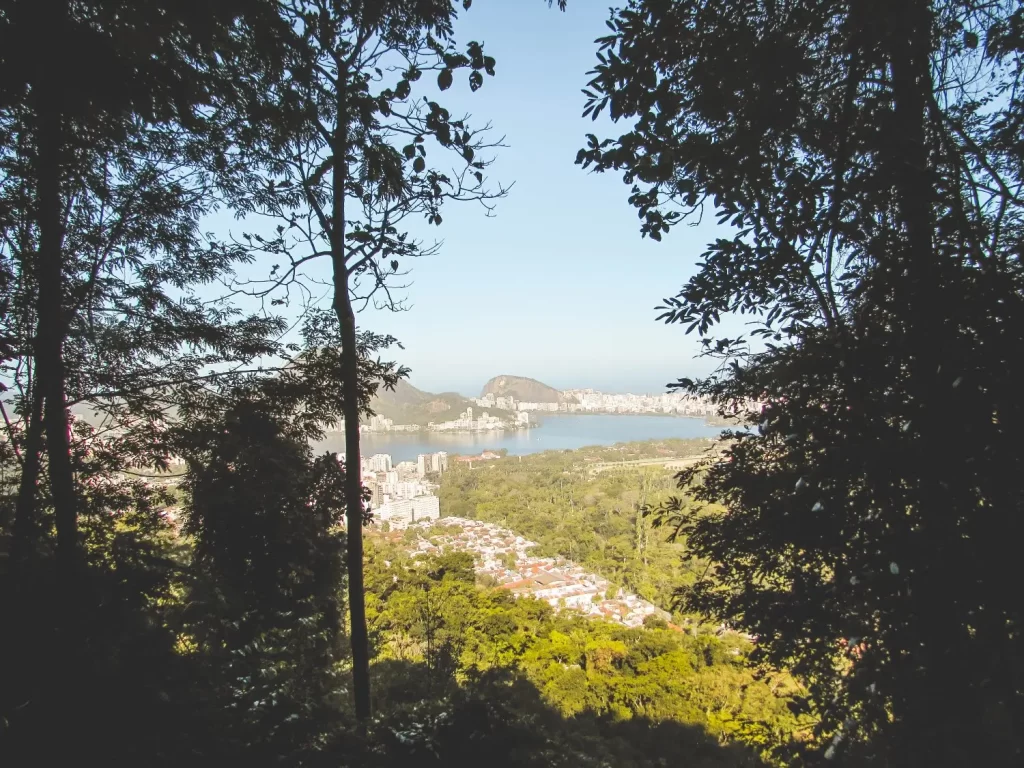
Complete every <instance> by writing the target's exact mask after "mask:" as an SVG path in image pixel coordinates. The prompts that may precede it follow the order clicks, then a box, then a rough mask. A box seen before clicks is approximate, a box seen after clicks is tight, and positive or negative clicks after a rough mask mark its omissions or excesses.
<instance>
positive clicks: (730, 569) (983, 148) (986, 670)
mask: <svg viewBox="0 0 1024 768" xmlns="http://www.w3.org/2000/svg"><path fill="white" fill-rule="evenodd" d="M609 25H610V27H611V30H612V33H611V34H610V35H609V36H608V37H606V38H603V39H601V40H599V41H598V43H599V46H600V52H599V54H598V58H599V64H598V66H597V67H596V69H595V71H594V72H593V75H594V77H593V80H592V82H591V83H590V84H589V86H588V90H587V91H586V95H587V98H588V101H587V108H586V112H587V113H590V114H593V115H594V116H595V117H596V116H597V115H598V114H599V113H601V112H602V111H603V110H604V109H607V110H608V111H609V113H610V115H611V117H612V118H613V119H614V120H630V121H632V124H631V126H630V130H629V131H628V132H626V133H625V134H623V135H622V136H620V137H618V138H617V139H607V140H601V139H599V138H598V137H597V136H591V137H590V138H589V140H588V145H587V146H586V147H585V148H584V149H582V150H581V151H580V153H579V156H578V158H577V160H578V162H579V163H580V164H582V165H583V166H584V167H592V168H595V169H596V170H599V171H607V170H615V171H620V172H622V173H623V174H624V180H625V181H626V183H627V184H630V185H632V194H631V197H630V202H631V204H633V205H634V206H635V207H636V208H637V209H638V212H639V214H640V217H641V220H642V230H643V233H644V234H645V235H649V236H651V237H652V238H654V239H661V237H662V235H663V234H664V233H666V232H668V231H669V230H670V228H671V227H672V226H673V225H675V224H677V223H680V222H683V221H687V220H692V219H693V218H694V217H698V216H700V215H701V214H702V213H704V212H705V210H707V212H709V213H710V212H711V211H712V210H713V211H714V212H716V213H717V215H718V216H719V220H720V222H721V223H722V224H727V225H730V226H731V227H733V228H734V234H733V235H732V236H730V237H721V238H719V239H717V240H716V241H715V242H713V243H711V244H710V245H709V246H708V248H707V249H706V251H705V252H704V253H703V254H702V257H701V262H700V264H699V269H698V271H697V274H696V275H695V276H694V277H693V278H692V279H691V280H690V281H689V282H688V283H687V284H686V285H685V286H684V287H683V289H682V290H681V292H680V293H679V294H678V295H677V296H675V297H674V298H671V299H669V300H667V302H666V304H665V307H664V308H663V310H664V314H663V316H662V317H663V319H664V320H666V321H667V322H673V323H683V324H685V326H686V329H687V332H693V331H696V332H697V333H699V334H700V335H701V336H702V337H703V341H702V343H703V344H704V346H705V348H706V350H707V352H708V354H709V355H712V356H717V357H719V358H721V359H722V362H723V364H722V366H721V367H720V368H719V370H718V371H717V372H716V373H715V374H714V375H712V376H710V377H709V378H707V379H705V380H703V381H700V382H691V381H688V380H682V381H681V382H680V383H679V385H678V386H681V387H684V388H686V389H688V390H689V391H691V392H697V393H700V394H705V395H710V396H711V397H713V398H715V399H716V400H717V402H718V403H719V404H720V405H721V407H722V409H723V411H725V412H739V413H740V414H741V415H744V416H746V417H747V418H748V419H750V420H751V421H754V422H758V423H759V426H758V429H757V431H756V432H739V433H734V434H733V435H732V438H733V440H734V442H733V443H732V445H731V447H730V448H729V449H728V450H727V451H726V456H725V460H724V461H722V462H720V463H716V464H711V465H708V466H705V467H701V468H698V469H696V470H693V471H689V472H685V473H683V474H682V476H681V482H682V483H683V484H689V483H692V484H693V488H692V489H691V493H694V494H696V498H697V499H698V500H699V501H702V502H716V503H721V504H723V505H724V507H725V511H724V512H722V513H720V514H719V513H706V512H705V513H702V512H701V511H700V510H695V509H688V508H685V505H684V504H683V503H682V502H678V503H676V504H674V505H671V506H670V507H669V508H668V509H667V510H665V512H666V515H667V521H668V522H671V523H673V524H675V525H677V526H678V532H679V533H680V534H685V536H686V537H687V542H688V545H689V548H690V551H691V552H692V554H693V556H695V557H699V558H706V559H709V560H711V561H714V562H715V563H716V564H717V565H716V567H715V568H714V569H713V571H712V572H711V573H709V578H708V579H707V580H705V581H703V582H701V583H699V584H698V585H696V586H695V587H693V588H692V589H689V590H688V591H686V592H685V593H684V594H683V595H682V598H683V602H684V604H685V605H686V606H688V607H689V608H692V609H697V610H700V611H703V612H705V613H708V614H713V615H716V616H720V617H723V618H725V619H727V620H728V621H730V622H733V623H734V624H736V625H737V626H741V627H743V628H745V629H747V630H748V631H750V632H751V633H753V634H755V635H757V636H758V638H759V640H758V646H757V647H758V650H757V654H758V656H759V658H760V660H761V661H763V662H766V663H769V664H775V665H790V666H791V667H792V668H793V669H794V670H795V671H796V672H797V673H799V674H800V675H801V676H803V678H804V679H805V680H806V681H807V682H808V684H809V685H810V687H811V690H812V692H813V694H814V698H815V701H816V703H817V706H818V708H819V710H820V712H821V715H822V727H823V729H824V732H825V734H826V735H829V736H830V737H831V738H832V745H831V746H830V747H829V749H828V754H829V755H836V754H838V753H841V752H842V750H844V749H847V748H849V749H850V750H851V752H852V753H857V752H866V753H867V754H873V755H875V756H880V757H882V758H883V759H886V760H889V761H891V762H890V763H889V764H898V765H938V764H942V765H954V764H955V765H973V764H976V762H977V761H978V760H979V759H981V758H980V756H981V755H982V754H984V755H985V756H986V757H985V760H986V761H987V764H989V765H1009V764H1017V763H1019V761H1020V760H1021V759H1022V751H1021V750H1022V733H1024V680H1022V677H1021V674H1022V672H1021V670H1022V669H1024V667H1022V661H1024V637H1022V634H1021V629H1022V628H1021V621H1022V619H1024V606H1022V601H1024V593H1021V591H1020V590H1019V589H1015V588H1012V587H1010V585H1012V584H1015V583H1017V582H1019V575H1018V574H1017V569H1016V560H1017V557H1016V548H1017V546H1018V542H1019V541H1020V538H1021V533H1022V527H1021V526H1022V523H1021V520H1022V517H1021V512H1022V510H1021V498H1022V493H1021V491H1022V486H1021V478H1022V477H1024V466H1022V456H1024V454H1022V453H1021V451H1020V450H1019V446H1018V445H1017V443H1018V441H1019V433H1020V430H1021V427H1022V426H1024V424H1022V421H1024V419H1022V417H1024V414H1022V411H1021V400H1020V397H1019V395H1018V390H1019V382H1020V381H1021V377H1022V374H1024V370H1022V361H1024V354H1022V353H1024V298H1022V297H1024V275H1022V272H1021V263H1020V253H1021V249H1022V246H1024V241H1022V235H1024V229H1022V225H1024V216H1022V213H1024V197H1022V190H1024V186H1022V184H1024V173H1022V162H1024V155H1022V153H1021V143H1020V142H1021V138H1020V137H1021V128H1022V125H1024V104H1022V102H1021V98H1020V89H1021V86H1022V85H1024V83H1022V80H1021V75H1022V72H1024V44H1022V43H1024V38H1022V32H1024V11H1022V9H1021V7H1020V5H1019V4H1018V3H1014V2H992V3H984V4H978V3H972V2H967V1H966V0H962V1H961V0H906V1H905V2H899V3H893V2H848V1H844V0H801V1H798V2H789V3H779V2H767V1H766V2H716V3H705V2H698V0H679V1H678V2H655V1H654V0H633V2H630V3H628V4H627V5H626V7H625V8H622V9H621V10H618V11H614V12H613V13H612V16H611V20H610V22H609ZM727 314H739V315H741V316H745V317H746V318H748V319H749V321H750V326H749V327H750V329H751V330H750V333H749V335H744V336H740V337H735V338H729V337H721V336H717V335H715V332H716V326H717V325H718V323H719V322H720V321H721V320H722V318H723V317H724V316H725V315H727ZM750 342H753V343H750ZM751 402H755V403H757V404H758V407H756V408H751V406H750V403H751ZM865 742H867V743H866V744H865Z"/></svg>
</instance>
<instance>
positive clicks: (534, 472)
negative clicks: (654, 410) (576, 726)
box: [439, 440, 709, 621]
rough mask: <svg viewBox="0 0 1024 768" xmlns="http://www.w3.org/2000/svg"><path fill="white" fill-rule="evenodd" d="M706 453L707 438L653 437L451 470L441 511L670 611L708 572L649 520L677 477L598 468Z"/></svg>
mask: <svg viewBox="0 0 1024 768" xmlns="http://www.w3.org/2000/svg"><path fill="white" fill-rule="evenodd" d="M708 446H709V442H708V441H706V440H658V441H653V440H652V441H647V442H641V443H622V444H619V445H614V446H610V447H594V448H582V449H580V450H578V451H547V452H545V453H541V454H535V455H532V456H522V457H510V458H504V459H497V460H495V461H492V462H489V463H487V464H484V465H480V464H477V465H475V466H474V467H473V468H472V469H469V468H467V467H465V466H461V465H459V466H453V467H452V469H451V470H450V471H449V472H447V473H445V474H444V475H443V476H442V480H441V489H440V491H439V494H440V498H441V513H442V515H451V516H458V517H468V518H474V519H479V520H486V521H488V522H492V523H497V524H499V525H502V526H505V527H507V528H511V529H512V530H514V531H516V532H517V533H521V534H522V535H524V536H526V537H527V538H529V539H531V540H532V541H536V542H537V543H538V544H540V547H541V550H542V553H543V554H548V555H562V556H563V557H567V558H569V559H571V560H574V561H575V562H577V563H580V564H582V565H585V566H587V567H588V568H589V569H591V570H593V571H595V572H596V573H599V574H601V575H602V576H604V577H605V578H607V579H609V580H610V581H612V582H613V583H615V584H618V585H620V586H623V587H626V588H627V589H629V590H630V591H632V592H635V593H636V594H638V595H640V596H641V597H643V598H644V599H646V600H650V601H651V602H653V603H655V604H656V605H658V606H660V607H661V608H664V609H665V610H669V611H671V610H672V609H673V606H674V601H675V595H676V592H677V591H678V590H679V589H680V588H681V587H684V586H689V585H690V584H692V583H693V582H694V581H695V580H696V579H697V576H698V575H699V573H700V571H701V570H703V568H704V567H705V564H702V563H694V562H689V561H687V560H685V558H684V555H685V554H686V551H685V547H684V546H683V544H682V543H681V542H672V541H670V540H669V535H668V534H669V531H668V530H667V529H665V528H658V527H656V526H654V524H653V521H652V517H651V515H650V514H644V512H645V510H650V509H653V508H656V507H658V506H659V505H662V504H664V503H666V502H667V501H668V500H669V498H670V497H672V496H673V495H678V493H679V491H678V489H677V488H676V483H675V477H674V475H675V472H674V471H673V470H669V469H665V468H663V467H659V466H628V465H627V466H626V467H624V468H614V467H613V468H611V469H608V470H607V471H604V472H600V473H594V472H593V468H594V466H595V465H599V464H601V463H603V462H622V461H627V462H628V461H635V460H638V459H658V458H665V459H669V458H672V457H683V456H693V455H697V454H701V453H703V452H704V451H705V450H707V448H708ZM678 619H679V620H680V621H683V617H681V616H679V617H678Z"/></svg>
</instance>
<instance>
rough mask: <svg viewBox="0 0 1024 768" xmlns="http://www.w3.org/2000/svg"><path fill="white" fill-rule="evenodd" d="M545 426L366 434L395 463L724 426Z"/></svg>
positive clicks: (601, 419)
mask: <svg viewBox="0 0 1024 768" xmlns="http://www.w3.org/2000/svg"><path fill="white" fill-rule="evenodd" d="M542 420H543V421H542V425H541V426H539V427H533V428H531V429H522V430H517V431H513V432H473V433H462V434H453V433H446V432H427V431H425V430H423V431H420V432H384V433H376V434H373V433H364V434H363V437H362V441H361V446H360V447H361V449H362V453H363V455H364V456H370V455H372V454H375V453H390V454H391V458H392V459H393V460H394V461H395V462H399V461H410V460H412V461H415V459H416V457H417V456H418V455H419V454H421V453H434V452H435V451H447V452H448V453H459V454H463V455H472V454H478V453H480V452H481V451H485V450H488V449H490V450H500V449H501V448H505V449H507V450H508V452H509V455H511V456H518V455H524V454H528V453H540V452H541V451H552V450H566V449H575V448H582V447H584V446H587V445H614V444H615V443H625V442H629V441H632V440H657V439H664V438H671V437H677V438H691V437H716V436H717V435H718V434H719V433H720V432H721V431H722V428H721V427H712V426H709V425H708V424H707V423H705V421H704V419H699V418H685V417H680V416H628V415H612V414H593V415H577V414H567V415H564V416H555V415H545V416H543V417H542ZM317 449H318V450H324V449H326V450H330V451H340V452H344V450H345V438H344V436H343V435H341V434H332V435H330V436H329V437H328V439H327V440H325V441H324V442H323V443H320V444H318V445H317Z"/></svg>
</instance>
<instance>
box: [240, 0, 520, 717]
mask: <svg viewBox="0 0 1024 768" xmlns="http://www.w3.org/2000/svg"><path fill="white" fill-rule="evenodd" d="M464 5H465V6H466V7H467V8H468V6H469V3H468V2H467V3H464ZM280 8H281V14H282V18H284V19H285V20H286V21H287V23H288V25H289V26H290V27H291V28H292V29H293V30H294V31H295V38H294V39H293V40H292V45H293V47H292V53H291V57H290V58H289V59H288V61H287V65H286V67H285V69H286V71H287V74H286V76H285V77H283V78H278V79H277V80H274V81H272V82H273V85H272V86H271V87H266V85H265V84H263V83H261V84H260V86H261V87H260V89H258V90H257V91H254V92H253V93H252V94H251V104H250V106H249V110H248V113H247V116H246V118H245V119H246V120H248V122H250V123H251V124H253V125H254V126H263V125H267V124H269V126H270V129H269V135H267V133H268V132H264V131H262V130H261V129H259V128H257V129H256V130H254V131H252V132H251V133H250V135H249V136H248V137H247V141H246V146H248V148H249V150H250V151H251V152H253V153H254V155H255V156H257V157H262V159H263V162H264V167H265V169H266V179H265V180H264V183H263V184H261V185H260V186H259V188H256V189H252V190H250V196H249V198H248V202H247V204H248V205H249V207H250V210H251V211H252V212H254V213H258V214H260V215H263V216H269V217H270V218H271V219H272V220H274V221H275V222H276V236H270V237H267V236H262V235H257V236H255V237H253V236H248V237H247V242H249V243H252V244H253V247H254V249H255V250H256V251H260V252H263V253H265V254H269V255H271V256H273V257H275V259H277V260H279V263H278V264H275V266H274V267H273V269H272V271H271V274H270V276H269V279H268V280H267V281H265V282H264V283H261V284H258V285H256V286H252V285H249V286H248V287H246V288H244V289H243V290H246V291H247V292H249V293H254V294H256V295H258V296H261V297H267V296H271V295H272V294H274V293H275V292H278V291H281V290H282V289H284V290H291V289H292V288H295V287H296V286H299V285H302V284H303V283H304V278H306V277H307V275H306V273H305V272H304V270H305V269H306V267H307V265H308V264H309V263H310V262H311V261H313V260H315V259H318V258H325V259H328V260H329V261H330V263H331V269H332V284H331V286H330V292H331V294H332V308H333V310H334V313H335V315H336V318H337V322H338V326H339V328H340V329H341V334H342V347H341V349H342V360H341V364H342V368H343V381H344V387H345V402H346V403H347V408H348V409H349V410H348V411H347V412H346V413H345V456H346V462H347V465H348V466H349V467H358V466H359V462H360V458H359V457H360V453H359V413H358V410H357V406H356V402H357V398H356V396H355V393H356V392H357V390H358V388H359V382H358V380H357V361H358V356H357V350H356V347H357V343H356V339H357V331H356V321H355V308H356V307H358V306H359V305H360V304H362V305H364V306H365V304H366V303H368V302H370V301H377V302H379V303H380V304H381V305H382V306H386V307H388V308H391V309H399V308H400V306H401V300H400V299H398V298H396V297H395V296H394V295H393V294H392V291H393V290H394V288H395V287H394V285H393V280H394V278H395V277H396V276H400V275H402V274H404V272H402V271H400V270H401V269H402V268H403V267H404V266H405V264H406V261H407V259H411V258H416V257H421V256H426V255H430V254H433V253H435V252H436V251H437V245H433V246H425V245H423V244H422V243H420V242H418V241H415V240H413V239H412V238H410V237H409V235H408V233H407V232H405V231H402V228H403V226H405V225H407V223H408V222H409V221H411V220H412V219H414V218H419V217H424V218H426V220H427V221H428V222H429V223H431V224H435V225H440V224H441V221H442V218H441V212H440V211H441V207H442V205H443V204H444V203H445V202H446V201H461V202H469V201H474V202H478V203H481V204H482V205H483V206H484V207H485V208H489V207H490V205H491V202H490V201H492V200H494V199H495V198H497V197H500V196H502V195H503V194H504V190H503V189H502V188H500V187H499V188H498V189H497V190H496V191H491V190H489V189H488V188H487V187H486V185H485V179H484V170H485V169H486V167H487V164H488V162H489V160H488V159H487V158H486V157H485V156H484V152H485V151H486V150H489V149H493V148H495V147H496V146H498V144H499V143H500V142H488V141H486V139H485V136H486V127H485V128H484V129H483V130H474V129H473V128H472V127H471V126H470V125H469V123H468V121H467V119H466V118H463V119H454V118H453V117H452V115H451V113H450V112H449V111H448V110H447V109H445V108H444V107H442V106H441V105H440V104H438V103H437V102H435V101H431V100H429V99H426V98H424V99H423V100H415V99H413V98H412V91H413V88H414V84H415V83H416V82H417V81H419V80H420V79H421V78H422V77H423V75H424V74H427V73H431V74H433V73H436V82H437V85H438V87H439V88H440V89H441V90H446V89H448V88H449V87H451V86H452V84H453V82H454V74H455V72H456V71H458V70H460V69H468V70H470V72H469V76H468V82H469V85H470V88H471V89H472V90H474V91H475V90H476V89H478V88H479V87H480V86H481V85H482V84H483V81H484V73H486V74H488V75H493V74H494V65H495V62H494V59H493V58H491V57H489V56H486V55H485V54H484V52H483V47H482V46H481V45H480V44H479V43H475V42H471V43H470V44H469V45H468V46H467V47H466V53H465V54H463V53H460V52H458V51H457V49H456V48H455V44H454V42H453V41H452V39H451V38H452V31H453V28H452V25H453V22H454V20H455V18H456V13H457V7H456V5H455V3H453V2H451V0H437V1H436V2H429V3H409V2H405V1H404V0H394V1H393V2H392V1H389V2H384V3H364V2H351V3H346V2H333V1H331V2H328V0H289V2H285V3H282V4H281V5H280ZM428 150H429V152H431V154H432V153H433V152H434V151H435V150H442V151H446V152H447V153H450V154H449V156H450V155H451V154H454V157H455V159H456V165H457V168H456V170H454V171H453V172H452V173H443V172H440V171H438V170H435V169H434V168H428V165H427V158H428ZM277 300H279V301H283V299H277ZM346 477H347V503H348V526H347V527H348V573H349V611H350V615H351V627H352V630H351V631H352V652H353V679H354V686H353V689H354V695H355V701H356V711H357V713H358V715H359V717H360V718H363V719H365V718H367V717H368V716H369V713H370V693H369V646H368V636H367V630H366V617H365V607H364V598H363V584H362V567H363V566H362V562H363V555H362V528H361V526H362V520H363V507H362V497H363V487H362V480H361V478H360V476H359V472H358V471H355V470H353V471H349V472H348V473H347V475H346Z"/></svg>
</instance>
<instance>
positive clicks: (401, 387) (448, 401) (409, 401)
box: [371, 380, 510, 426]
mask: <svg viewBox="0 0 1024 768" xmlns="http://www.w3.org/2000/svg"><path fill="white" fill-rule="evenodd" d="M371 407H372V408H373V411H374V413H376V414H377V415H379V416H384V417H385V418H388V419H391V420H393V421H394V422H395V423H396V424H419V425H420V426H426V425H427V424H429V423H430V422H432V421H448V420H450V419H455V418H458V416H459V414H460V413H462V412H463V411H465V410H466V409H467V408H473V409H474V412H480V411H482V409H481V408H479V407H478V406H477V405H476V404H475V403H474V402H473V401H472V400H469V399H467V398H465V397H463V396H462V395H460V394H459V393H458V392H441V393H438V394H435V393H433V392H424V391H423V390H422V389H417V388H416V387H414V386H413V385H412V384H410V383H409V382H407V381H405V380H402V381H399V382H398V386H396V387H395V389H394V390H393V391H386V390H381V391H379V392H378V393H377V396H376V397H375V398H374V399H373V401H372V403H371ZM487 411H488V413H491V414H492V415H495V416H502V415H506V414H509V413H510V412H509V411H502V410H500V409H498V408H489V409H487Z"/></svg>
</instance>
